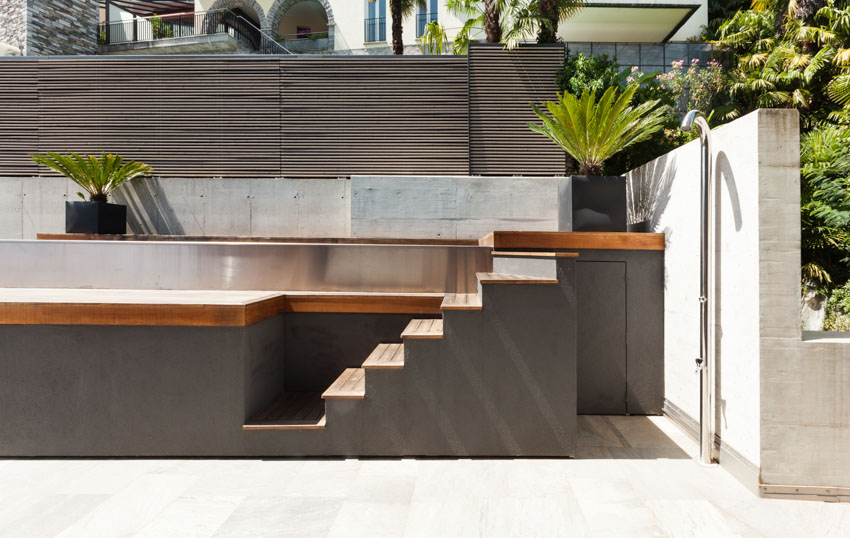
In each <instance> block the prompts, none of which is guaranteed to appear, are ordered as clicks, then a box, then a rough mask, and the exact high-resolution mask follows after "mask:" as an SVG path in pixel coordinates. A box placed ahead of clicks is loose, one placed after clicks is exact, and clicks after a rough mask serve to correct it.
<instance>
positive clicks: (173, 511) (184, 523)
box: [136, 496, 245, 538]
mask: <svg viewBox="0 0 850 538" xmlns="http://www.w3.org/2000/svg"><path fill="white" fill-rule="evenodd" d="M244 500H245V497H234V496H218V497H213V496H209V497H187V496H184V497H179V498H177V499H175V500H174V502H172V503H171V504H169V505H168V506H166V507H165V509H164V510H163V511H162V512H160V513H159V514H158V515H157V516H156V518H154V520H153V521H151V522H150V523H148V524H147V525H145V527H143V528H142V530H141V531H140V532H139V533H138V534H137V535H136V538H160V537H163V536H179V537H180V538H201V537H204V538H205V537H208V536H212V535H213V533H214V532H215V531H216V530H218V528H219V527H221V525H222V524H223V523H224V522H225V520H227V518H228V517H230V515H231V514H232V513H233V511H234V510H235V509H236V507H237V506H239V504H240V503H241V502H242V501H244Z"/></svg>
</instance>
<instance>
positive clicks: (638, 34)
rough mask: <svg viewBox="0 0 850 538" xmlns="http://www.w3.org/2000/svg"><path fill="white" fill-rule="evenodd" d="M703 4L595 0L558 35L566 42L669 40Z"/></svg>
mask: <svg viewBox="0 0 850 538" xmlns="http://www.w3.org/2000/svg"><path fill="white" fill-rule="evenodd" d="M700 5H701V4H699V3H695V4H687V3H682V4H667V3H663V4H662V3H658V4H643V3H641V4H638V3H594V2H591V3H588V5H587V6H586V7H584V8H583V9H582V10H581V11H579V13H578V14H577V15H575V16H574V17H571V18H570V19H569V20H567V21H565V22H562V23H561V24H560V25H559V27H558V36H559V37H561V38H563V40H564V41H592V42H598V41H618V42H628V43H665V42H667V41H669V40H670V38H671V37H673V34H675V33H676V32H677V31H678V30H679V28H681V27H682V25H684V24H685V23H686V22H687V21H688V19H690V18H691V15H693V14H694V12H695V11H696V10H697V9H698V8H699V7H700Z"/></svg>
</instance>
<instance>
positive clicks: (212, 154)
mask: <svg viewBox="0 0 850 538" xmlns="http://www.w3.org/2000/svg"><path fill="white" fill-rule="evenodd" d="M562 64H563V49H562V48H560V47H522V48H520V49H518V50H515V51H504V50H502V49H501V47H472V48H471V49H470V56H468V57H459V56H442V57H422V56H407V57H404V56H402V57H386V56H383V57H369V56H364V57H351V56H347V57H315V56H296V57H268V56H257V57H236V56H232V57H228V56H215V57H211V56H173V57H169V56H152V57H105V56H99V57H84V56H81V57H63V58H40V59H37V60H36V59H29V58H12V59H2V60H0V100H2V101H0V102H2V103H3V106H2V107H0V176H14V175H25V176H28V175H36V174H39V173H41V174H45V175H46V174H47V173H48V171H47V170H44V169H42V170H39V169H38V167H36V166H35V165H34V164H33V163H32V162H31V161H30V159H29V157H28V155H27V154H28V153H31V152H35V151H39V152H43V151H47V150H52V151H60V152H68V151H77V152H85V153H99V152H101V151H107V152H112V153H120V154H122V155H124V156H125V157H127V158H130V159H135V160H141V161H144V162H147V163H149V164H151V165H152V166H153V167H154V169H155V170H156V173H157V175H159V176H165V177H256V178H261V177H347V176H351V175H353V174H400V175H402V174H403V175H408V174H421V175H452V174H455V175H466V174H469V173H472V174H481V175H509V174H521V175H553V174H563V173H564V163H565V161H564V156H563V152H561V151H560V150H559V149H558V148H557V147H555V146H554V144H552V143H551V142H549V141H548V140H546V139H545V138H543V137H542V136H540V135H536V134H534V133H531V132H530V131H528V129H527V127H526V126H525V123H526V122H527V121H531V120H532V119H533V115H532V114H531V112H530V108H529V106H528V102H529V101H530V100H539V99H543V98H547V99H551V98H554V93H555V89H554V82H553V81H554V76H555V72H556V71H557V69H559V68H560V67H561V65H562Z"/></svg>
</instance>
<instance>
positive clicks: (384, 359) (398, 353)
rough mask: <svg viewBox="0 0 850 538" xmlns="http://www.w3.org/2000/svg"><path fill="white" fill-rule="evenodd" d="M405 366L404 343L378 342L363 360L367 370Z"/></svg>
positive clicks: (392, 368)
mask: <svg viewBox="0 0 850 538" xmlns="http://www.w3.org/2000/svg"><path fill="white" fill-rule="evenodd" d="M401 368H404V344H378V347H376V348H375V350H374V351H372V353H371V354H370V355H369V357H368V358H367V359H366V360H365V361H364V362H363V369H365V370H398V369H401Z"/></svg>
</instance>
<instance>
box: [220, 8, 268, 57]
mask: <svg viewBox="0 0 850 538" xmlns="http://www.w3.org/2000/svg"><path fill="white" fill-rule="evenodd" d="M264 20H265V13H263V8H262V7H260V5H259V4H257V2H256V0H217V1H216V2H215V3H214V4H213V5H212V6H211V7H210V9H209V11H208V12H207V16H206V24H207V26H208V27H212V28H214V31H210V32H209V33H222V32H223V33H227V34H230V36H232V37H233V38H234V39H236V40H237V41H238V42H239V43H240V44H241V45H242V46H244V47H246V48H248V49H253V50H258V49H260V48H261V47H262V45H263V36H262V35H261V32H260V28H262V23H263V21H264Z"/></svg>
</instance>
